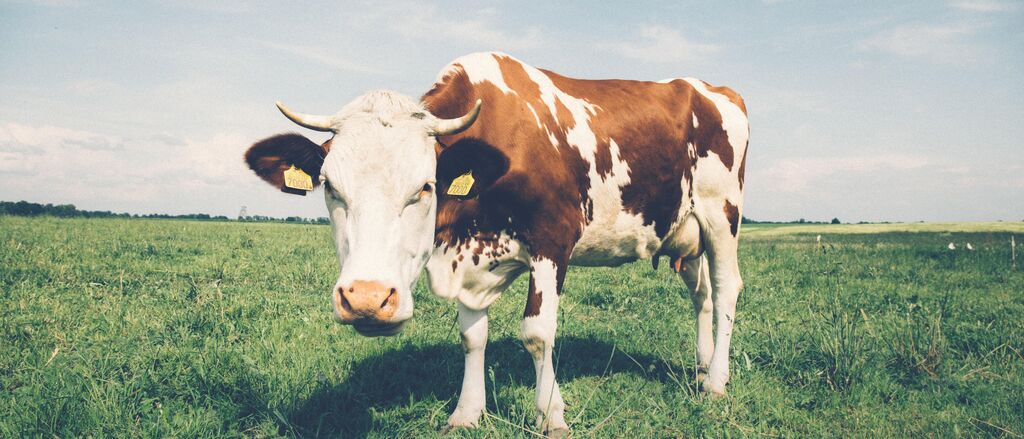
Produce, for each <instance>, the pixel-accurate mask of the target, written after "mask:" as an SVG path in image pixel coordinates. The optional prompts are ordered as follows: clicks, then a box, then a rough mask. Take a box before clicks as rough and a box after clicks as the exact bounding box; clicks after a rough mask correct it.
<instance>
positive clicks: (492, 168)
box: [437, 137, 509, 199]
mask: <svg viewBox="0 0 1024 439" xmlns="http://www.w3.org/2000/svg"><path fill="white" fill-rule="evenodd" d="M442 148H443V149H442V150H441V153H440V155H439V156H438V157H437V189H438V192H440V193H442V194H446V195H453V194H452V193H451V192H452V191H450V190H449V189H451V187H452V184H453V182H454V181H455V180H456V179H458V178H459V177H461V176H463V175H467V174H468V175H470V176H471V177H472V179H471V181H472V183H469V186H468V188H466V189H467V190H465V191H460V194H458V195H455V198H460V199H469V198H475V197H477V196H478V195H479V194H481V193H483V192H486V191H487V189H488V188H490V187H491V185H493V184H494V182H496V181H498V179H499V178H501V177H502V176H503V175H505V173H506V172H508V166H509V163H508V157H507V156H505V154H504V153H503V152H501V151H500V150H498V149H497V148H495V147H493V146H491V145H490V144H488V143H487V142H484V141H483V140H480V139H477V138H473V137H464V138H462V139H459V140H458V141H457V142H455V143H453V144H452V145H449V146H442ZM461 192H465V193H464V194H462V193H461Z"/></svg>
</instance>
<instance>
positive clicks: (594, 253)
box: [569, 211, 661, 266]
mask: <svg viewBox="0 0 1024 439" xmlns="http://www.w3.org/2000/svg"><path fill="white" fill-rule="evenodd" d="M601 213H604V212H595V217H594V221H591V223H590V224H588V225H587V227H586V228H585V229H583V236H582V237H580V240H579V241H578V242H577V243H576V247H575V248H574V249H573V252H572V258H571V259H570V260H569V263H570V264H572V265H584V266H616V265H622V264H625V263H627V262H632V261H635V260H637V259H647V258H650V257H652V256H654V254H655V253H657V252H658V249H659V248H660V247H661V240H660V239H659V238H658V234H657V233H655V232H654V225H653V224H651V225H647V226H645V225H644V221H643V218H641V217H640V216H639V215H632V214H629V213H627V212H622V211H618V212H616V213H615V214H608V213H604V214H603V215H602V214H601Z"/></svg>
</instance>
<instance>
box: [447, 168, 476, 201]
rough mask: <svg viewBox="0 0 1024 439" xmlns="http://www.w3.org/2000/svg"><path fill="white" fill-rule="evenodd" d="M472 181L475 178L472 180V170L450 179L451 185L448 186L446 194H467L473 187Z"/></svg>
mask: <svg viewBox="0 0 1024 439" xmlns="http://www.w3.org/2000/svg"><path fill="white" fill-rule="evenodd" d="M474 181H476V180H473V171H472V170H470V171H467V172H466V173H465V174H462V175H460V176H458V177H456V178H455V180H452V184H451V186H448V195H455V196H459V197H462V196H465V195H466V194H469V190H470V189H472V188H473V182H474Z"/></svg>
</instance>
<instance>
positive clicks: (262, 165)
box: [245, 134, 327, 195]
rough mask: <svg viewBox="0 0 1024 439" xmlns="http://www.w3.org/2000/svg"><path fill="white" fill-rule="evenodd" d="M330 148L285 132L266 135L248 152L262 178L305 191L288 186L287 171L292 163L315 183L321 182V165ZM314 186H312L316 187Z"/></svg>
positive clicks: (250, 162) (247, 159) (280, 186)
mask: <svg viewBox="0 0 1024 439" xmlns="http://www.w3.org/2000/svg"><path fill="white" fill-rule="evenodd" d="M326 155H327V150H326V149H325V148H323V147H321V146H320V145H317V144H316V143H313V141H312V140H309V139H307V138H306V137H304V136H301V135H298V134H281V135H277V136H274V137H270V138H267V139H263V140H261V141H259V142H257V143H256V144H254V145H253V146H252V147H250V148H249V150H248V151H246V153H245V162H246V163H247V164H248V165H249V169H252V171H253V172H255V173H256V175H258V176H259V177H260V178H262V179H263V180H264V181H266V182H267V183H270V184H271V185H273V186H274V187H276V188H278V189H280V190H282V191H284V192H288V193H296V194H299V195H305V191H302V190H296V189H294V188H291V187H288V186H285V171H288V170H289V169H291V167H292V166H294V167H296V168H298V169H301V170H302V171H303V172H305V173H306V174H308V175H309V176H310V179H311V180H312V187H316V186H318V185H320V167H321V166H323V164H324V156H326ZM312 187H311V188H312Z"/></svg>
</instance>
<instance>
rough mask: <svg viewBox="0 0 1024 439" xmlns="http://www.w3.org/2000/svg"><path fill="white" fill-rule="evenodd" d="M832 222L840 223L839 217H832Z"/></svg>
mask: <svg viewBox="0 0 1024 439" xmlns="http://www.w3.org/2000/svg"><path fill="white" fill-rule="evenodd" d="M832 224H842V223H840V222H839V218H832Z"/></svg>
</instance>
